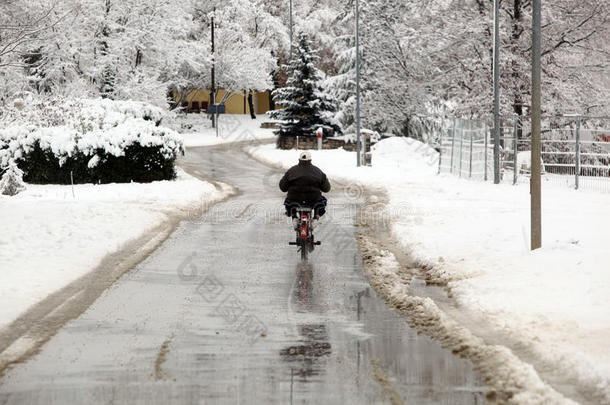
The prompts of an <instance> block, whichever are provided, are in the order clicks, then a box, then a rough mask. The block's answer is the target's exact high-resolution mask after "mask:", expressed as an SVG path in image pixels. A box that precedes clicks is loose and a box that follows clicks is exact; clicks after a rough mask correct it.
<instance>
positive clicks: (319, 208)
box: [284, 196, 328, 218]
mask: <svg viewBox="0 0 610 405" xmlns="http://www.w3.org/2000/svg"><path fill="white" fill-rule="evenodd" d="M327 204H328V200H327V199H326V197H324V196H322V197H320V199H319V200H318V201H317V202H316V203H314V204H303V203H302V202H301V203H299V202H296V201H290V200H289V199H286V201H284V207H286V216H287V217H291V218H296V217H297V210H298V209H299V208H300V207H303V206H305V207H310V208H311V209H313V212H314V218H320V217H322V216H324V214H326V205H327Z"/></svg>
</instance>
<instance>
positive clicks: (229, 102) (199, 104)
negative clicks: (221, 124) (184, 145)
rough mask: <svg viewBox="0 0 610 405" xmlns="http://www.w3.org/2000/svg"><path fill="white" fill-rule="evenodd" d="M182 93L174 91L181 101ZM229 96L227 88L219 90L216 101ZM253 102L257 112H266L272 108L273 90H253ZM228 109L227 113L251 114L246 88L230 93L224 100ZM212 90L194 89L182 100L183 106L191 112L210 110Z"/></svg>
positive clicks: (176, 99)
mask: <svg viewBox="0 0 610 405" xmlns="http://www.w3.org/2000/svg"><path fill="white" fill-rule="evenodd" d="M180 96H181V95H180V94H178V93H174V100H175V101H176V102H178V101H180V98H181V97H180ZM225 97H227V91H226V90H218V91H217V94H216V102H217V103H220V102H221V101H222V100H225ZM252 102H253V104H254V113H255V114H265V113H266V112H267V111H269V110H271V105H272V102H271V91H265V92H256V91H255V92H253V93H252ZM224 103H225V105H226V109H227V114H250V107H249V105H248V93H247V92H246V91H245V90H244V91H242V92H239V93H236V92H233V93H232V94H229V96H228V98H227V99H226V100H225V101H224ZM210 104H211V103H210V90H193V91H191V92H190V93H189V94H188V95H187V96H186V97H185V98H184V101H183V102H182V106H183V107H184V108H185V109H186V111H187V112H189V113H205V112H207V111H208V107H209V105H210Z"/></svg>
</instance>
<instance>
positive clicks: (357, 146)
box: [355, 0, 362, 167]
mask: <svg viewBox="0 0 610 405" xmlns="http://www.w3.org/2000/svg"><path fill="white" fill-rule="evenodd" d="M355 3H356V152H357V157H356V166H358V167H360V165H361V164H362V162H361V156H360V152H361V148H362V145H361V143H360V10H359V9H360V7H359V4H358V0H356V1H355Z"/></svg>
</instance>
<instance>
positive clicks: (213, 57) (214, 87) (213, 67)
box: [208, 7, 216, 128]
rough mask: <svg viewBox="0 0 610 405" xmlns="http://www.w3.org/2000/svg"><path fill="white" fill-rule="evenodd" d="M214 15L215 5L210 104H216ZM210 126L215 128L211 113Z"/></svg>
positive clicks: (214, 120)
mask: <svg viewBox="0 0 610 405" xmlns="http://www.w3.org/2000/svg"><path fill="white" fill-rule="evenodd" d="M215 16H216V7H214V13H213V14H212V28H211V32H212V94H211V97H210V104H211V105H214V104H216V54H215V53H214V17H215ZM208 108H210V107H208ZM212 128H216V115H215V114H212Z"/></svg>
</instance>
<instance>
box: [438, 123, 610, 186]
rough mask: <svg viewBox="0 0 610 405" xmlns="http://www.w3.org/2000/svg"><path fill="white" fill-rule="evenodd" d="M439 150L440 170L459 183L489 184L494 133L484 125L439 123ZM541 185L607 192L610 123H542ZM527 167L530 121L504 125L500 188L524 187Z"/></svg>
mask: <svg viewBox="0 0 610 405" xmlns="http://www.w3.org/2000/svg"><path fill="white" fill-rule="evenodd" d="M437 122H439V123H440V131H439V137H438V140H437V142H438V144H439V149H440V153H441V159H440V166H439V170H440V172H441V173H452V174H454V175H456V176H458V177H463V178H470V179H474V180H481V181H488V180H492V179H493V177H494V176H493V133H492V132H493V131H492V128H491V126H490V125H488V124H487V123H486V122H484V121H477V120H468V119H442V120H440V121H437ZM541 136H542V139H541V140H542V167H543V181H544V182H546V183H553V184H558V185H563V186H567V187H572V188H575V189H590V190H595V191H604V192H610V118H606V117H586V116H556V117H543V122H542V135H541ZM530 167H531V128H530V121H529V120H527V121H522V120H519V119H518V118H517V117H512V118H510V119H503V120H502V127H501V137H500V170H501V179H502V182H505V183H512V184H517V183H520V182H528V181H529V175H530Z"/></svg>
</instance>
